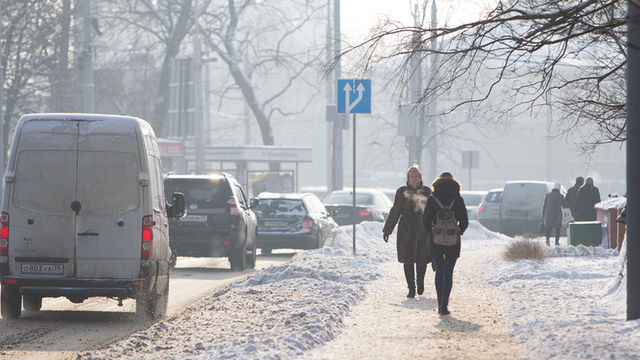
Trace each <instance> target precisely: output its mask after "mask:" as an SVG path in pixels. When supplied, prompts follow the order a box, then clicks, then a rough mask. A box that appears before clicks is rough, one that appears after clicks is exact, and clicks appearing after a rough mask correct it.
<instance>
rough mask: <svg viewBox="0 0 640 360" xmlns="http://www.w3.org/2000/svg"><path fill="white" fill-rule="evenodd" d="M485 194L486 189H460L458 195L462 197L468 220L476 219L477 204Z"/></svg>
mask: <svg viewBox="0 0 640 360" xmlns="http://www.w3.org/2000/svg"><path fill="white" fill-rule="evenodd" d="M486 195H487V192H486V191H460V196H461V197H462V198H463V199H464V204H465V206H466V207H467V216H468V217H469V220H478V206H480V203H481V202H482V200H484V197H485V196H486ZM445 205H446V204H445Z"/></svg>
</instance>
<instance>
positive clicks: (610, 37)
mask: <svg viewBox="0 0 640 360" xmlns="http://www.w3.org/2000/svg"><path fill="white" fill-rule="evenodd" d="M625 16H626V2H623V1H620V0H572V1H557V0H514V1H499V2H498V4H497V5H496V6H495V7H494V8H493V9H492V10H491V11H489V12H488V13H486V14H485V15H483V16H482V17H481V19H480V20H478V21H474V22H469V23H464V24H461V25H457V26H443V27H436V26H426V27H404V26H401V25H399V24H398V23H396V22H393V21H386V22H384V23H383V24H381V26H380V27H378V28H377V29H375V30H374V31H373V32H372V33H371V34H370V36H369V37H368V39H367V40H366V41H364V42H362V43H360V44H357V45H355V46H351V47H347V48H346V49H345V50H344V51H343V53H342V54H341V56H347V55H349V54H351V53H354V54H358V60H357V62H356V65H355V69H356V71H363V72H366V71H369V70H371V69H372V68H373V67H375V66H376V65H378V64H381V63H383V62H388V61H390V60H391V59H401V66H399V67H398V68H397V69H396V71H395V72H394V73H393V74H392V75H391V78H392V79H393V81H392V82H390V83H391V84H395V85H397V89H401V88H402V86H403V84H404V83H406V81H407V78H408V77H409V76H411V73H410V72H409V71H408V69H411V63H410V57H409V56H408V55H410V54H416V53H418V54H420V56H421V58H422V59H423V60H425V61H427V62H429V63H431V64H432V66H434V67H435V68H434V70H435V71H433V72H432V74H434V76H432V77H430V78H429V79H428V81H426V83H425V84H424V89H423V91H422V93H421V99H420V102H422V103H425V104H427V105H428V104H429V103H431V102H432V101H433V100H434V99H438V98H441V99H442V98H446V99H451V100H450V102H449V103H448V105H447V106H446V107H444V106H442V103H440V107H439V113H438V114H436V115H446V114H449V113H450V112H452V111H454V110H456V109H458V108H460V107H462V106H464V107H468V108H470V109H473V110H475V114H477V113H478V112H482V113H484V114H485V115H486V116H485V118H491V120H490V121H491V122H496V121H502V122H505V123H508V122H509V121H510V119H512V118H513V117H514V116H515V115H518V114H519V113H521V112H530V113H533V114H535V113H536V112H538V111H540V110H541V109H543V108H547V107H548V106H550V105H551V106H554V107H556V108H559V109H560V110H562V111H563V113H564V116H563V117H562V119H561V120H559V121H558V123H557V126H558V127H557V135H565V134H568V133H570V132H573V131H579V132H581V134H582V135H583V136H582V141H583V143H582V144H581V145H582V149H583V150H584V151H589V150H593V149H594V148H595V147H597V146H598V145H599V144H603V143H611V142H622V141H625V140H626V135H625V128H626V106H625V101H626V96H625V65H626V18H625ZM417 35H418V37H419V38H420V39H421V41H420V42H416V41H415V39H416V36H417ZM391 40H393V41H394V43H395V44H397V45H395V46H391V47H390V46H387V45H386V44H387V43H389V42H391ZM434 59H435V60H434ZM329 67H331V65H329ZM498 98H499V101H496V100H497V99H498ZM470 114H474V112H470Z"/></svg>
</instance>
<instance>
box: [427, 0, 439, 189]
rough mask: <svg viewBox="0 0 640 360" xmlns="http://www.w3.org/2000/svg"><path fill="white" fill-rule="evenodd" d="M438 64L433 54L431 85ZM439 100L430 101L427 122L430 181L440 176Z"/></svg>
mask: <svg viewBox="0 0 640 360" xmlns="http://www.w3.org/2000/svg"><path fill="white" fill-rule="evenodd" d="M437 25H438V18H437V8H436V0H433V2H432V3H431V28H432V29H434V28H436V26H437ZM435 35H436V32H435V30H434V31H432V32H431V49H432V50H435V49H436V47H437V43H436V38H435ZM437 66H438V55H437V54H435V53H434V54H433V56H432V59H431V67H430V69H429V70H430V71H429V79H430V80H429V84H430V85H431V86H435V78H436V68H437ZM437 105H438V100H437V99H436V98H435V97H434V98H433V99H431V101H429V112H428V113H429V115H430V116H429V121H428V122H427V144H426V147H427V149H428V154H429V156H427V162H428V164H429V165H428V166H427V169H426V170H427V171H426V172H425V174H426V178H427V181H428V182H431V181H433V179H435V178H436V176H438V173H437V170H438V127H437V125H436V123H435V121H434V119H435V117H434V116H433V115H435V114H436V112H437V111H438V106H437Z"/></svg>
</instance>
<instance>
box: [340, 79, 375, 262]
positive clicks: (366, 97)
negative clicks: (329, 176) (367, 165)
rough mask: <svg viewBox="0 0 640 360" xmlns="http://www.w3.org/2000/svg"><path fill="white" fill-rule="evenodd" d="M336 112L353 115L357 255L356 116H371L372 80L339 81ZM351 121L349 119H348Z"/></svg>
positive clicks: (354, 229) (354, 226)
mask: <svg viewBox="0 0 640 360" xmlns="http://www.w3.org/2000/svg"><path fill="white" fill-rule="evenodd" d="M337 85H338V88H337V89H336V90H337V91H336V95H337V99H336V110H337V112H338V114H353V190H352V193H353V255H355V254H356V217H357V211H356V114H371V80H368V79H338V84H337ZM346 121H349V118H348V117H347V118H346Z"/></svg>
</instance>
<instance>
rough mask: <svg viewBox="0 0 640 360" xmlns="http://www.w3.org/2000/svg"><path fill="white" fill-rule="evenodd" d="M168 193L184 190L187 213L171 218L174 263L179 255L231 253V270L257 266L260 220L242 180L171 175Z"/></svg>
mask: <svg viewBox="0 0 640 360" xmlns="http://www.w3.org/2000/svg"><path fill="white" fill-rule="evenodd" d="M164 186H165V190H166V191H167V193H172V192H180V193H183V194H184V198H185V205H186V208H187V215H186V216H184V217H183V218H179V219H173V220H171V221H170V222H169V236H170V238H171V242H170V245H171V255H172V261H171V263H172V264H173V265H175V262H176V257H178V256H190V257H227V258H228V259H229V263H230V264H231V270H234V271H243V270H244V269H245V268H249V269H253V268H254V267H255V266H256V246H257V237H258V221H257V219H256V215H255V214H254V213H253V211H252V208H254V207H256V206H257V205H258V204H259V203H260V200H258V199H251V200H248V199H247V196H246V195H245V192H244V190H243V189H242V186H240V183H238V181H237V180H236V179H235V178H234V177H233V176H231V175H229V174H222V175H169V176H167V177H166V178H165V180H164Z"/></svg>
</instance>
